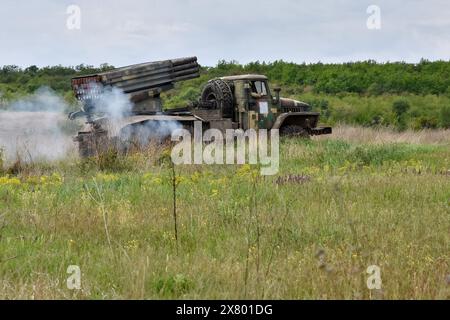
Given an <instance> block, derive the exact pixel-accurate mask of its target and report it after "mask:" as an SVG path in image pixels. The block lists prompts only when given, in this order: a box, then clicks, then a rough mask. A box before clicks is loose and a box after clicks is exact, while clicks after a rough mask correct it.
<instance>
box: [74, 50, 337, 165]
mask: <svg viewBox="0 0 450 320" xmlns="http://www.w3.org/2000/svg"><path fill="white" fill-rule="evenodd" d="M199 76H200V66H199V65H198V63H197V58H196V57H189V58H181V59H174V60H165V61H157V62H149V63H143V64H137V65H132V66H128V67H123V68H119V69H114V70H111V71H108V72H104V73H100V74H96V75H89V76H82V77H76V78H73V79H72V88H73V90H74V93H75V96H76V97H77V99H78V100H80V101H81V102H82V108H81V110H80V111H78V112H74V113H71V114H70V115H69V118H70V119H75V118H77V117H80V116H84V117H85V118H86V123H85V127H84V128H83V129H82V130H81V131H80V132H78V135H77V136H76V137H75V138H74V140H75V141H77V142H78V144H79V153H80V156H81V157H89V156H93V155H96V154H98V153H99V152H100V151H103V150H105V148H110V147H111V146H114V148H117V149H119V150H122V151H125V150H128V149H129V147H130V146H133V145H136V144H138V145H140V146H142V145H145V144H147V143H149V142H150V141H151V140H155V139H164V138H165V137H167V136H170V133H171V128H175V127H180V126H182V127H183V128H186V129H188V130H192V129H193V127H194V122H195V121H201V122H202V125H203V128H205V129H209V128H216V129H219V130H222V131H225V130H227V129H243V130H247V129H250V128H252V129H279V130H280V134H281V135H287V136H296V137H302V138H308V137H309V136H312V135H322V134H331V133H332V129H331V127H327V126H318V124H319V116H320V114H319V113H318V112H312V111H311V107H310V106H309V105H308V104H307V103H304V102H301V101H296V100H292V99H286V98H281V97H280V91H281V89H280V88H273V89H272V90H273V92H272V91H271V88H270V86H269V81H268V78H267V77H266V76H264V75H255V74H247V75H233V76H227V77H221V78H216V79H212V80H210V81H208V82H207V83H206V85H205V86H204V88H203V90H202V92H201V96H200V97H199V99H198V101H196V102H194V103H191V104H190V105H187V106H184V107H180V108H175V109H170V110H164V109H163V104H162V100H161V96H160V95H161V93H162V92H165V91H167V90H170V89H173V88H174V85H175V83H176V82H179V81H185V80H188V79H193V78H197V77H199ZM113 88H116V90H117V89H118V90H120V91H121V92H122V93H123V94H125V95H126V97H127V99H128V100H129V101H130V102H131V107H130V108H129V109H128V110H125V111H124V112H122V114H121V115H120V117H113V116H112V115H111V113H109V112H108V107H109V106H108V105H106V106H101V103H99V101H102V100H104V99H102V98H103V96H104V95H105V92H106V93H107V92H111V90H113ZM99 105H100V107H99ZM175 124H176V125H175Z"/></svg>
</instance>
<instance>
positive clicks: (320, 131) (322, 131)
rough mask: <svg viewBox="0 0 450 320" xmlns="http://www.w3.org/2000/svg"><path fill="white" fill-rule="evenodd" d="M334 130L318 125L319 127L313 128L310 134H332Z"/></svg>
mask: <svg viewBox="0 0 450 320" xmlns="http://www.w3.org/2000/svg"><path fill="white" fill-rule="evenodd" d="M332 132H333V129H331V127H317V128H311V129H310V134H311V135H312V136H318V135H321V134H331V133H332Z"/></svg>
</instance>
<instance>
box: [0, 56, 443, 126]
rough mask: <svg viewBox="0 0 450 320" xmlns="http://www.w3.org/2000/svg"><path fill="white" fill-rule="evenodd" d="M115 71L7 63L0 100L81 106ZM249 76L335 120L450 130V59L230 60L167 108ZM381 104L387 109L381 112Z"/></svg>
mask: <svg viewBox="0 0 450 320" xmlns="http://www.w3.org/2000/svg"><path fill="white" fill-rule="evenodd" d="M113 68H114V67H113V66H111V65H109V64H106V63H105V64H102V65H100V66H99V67H94V66H90V65H85V64H80V65H78V66H73V67H65V66H48V67H43V68H39V67H37V66H30V67H27V68H20V67H18V66H13V65H6V66H3V67H2V68H0V102H1V103H2V104H3V105H6V104H7V103H8V102H9V101H12V100H14V99H17V98H19V97H23V96H25V95H28V94H31V93H33V92H35V91H36V90H37V89H38V88H40V87H42V86H46V87H50V88H51V89H53V90H54V91H56V92H57V93H58V94H61V95H63V96H64V98H65V99H67V100H73V99H74V98H73V94H72V91H71V87H70V79H71V78H72V77H74V76H79V75H87V74H95V73H99V72H104V71H107V70H111V69H113ZM245 73H258V74H265V75H267V76H268V77H269V79H270V81H271V83H272V84H273V85H277V86H280V87H282V89H283V91H282V93H283V95H284V96H287V97H294V98H298V99H301V100H304V101H306V102H309V103H311V104H312V105H313V107H314V108H315V109H318V110H320V111H322V112H323V114H324V118H325V119H326V120H329V121H331V122H335V121H344V122H350V123H355V124H362V125H393V126H396V127H398V128H407V127H412V128H435V127H450V61H427V60H424V59H423V60H421V61H420V62H419V63H416V64H412V63H405V62H386V63H377V62H375V61H370V60H369V61H362V62H349V63H342V64H329V63H320V62H319V63H313V64H306V63H303V64H296V63H291V62H285V61H281V60H280V61H274V62H270V63H267V62H259V61H256V62H251V63H248V64H239V63H238V62H236V61H224V60H222V61H219V62H218V63H217V65H216V66H214V67H202V72H201V77H200V78H198V79H194V80H190V81H186V82H183V83H180V84H177V86H176V88H175V90H173V91H171V92H168V93H165V94H164V97H165V98H166V106H167V107H169V108H170V107H174V106H182V105H184V104H186V103H188V102H189V101H192V100H196V99H197V98H198V95H199V94H200V91H201V87H202V85H203V84H204V83H205V82H206V81H207V80H209V79H211V78H214V77H219V76H224V75H232V74H245ZM374 103H378V104H379V105H380V107H379V109H378V110H377V107H376V106H373V104H374ZM348 104H351V105H348ZM0 107H1V105H0Z"/></svg>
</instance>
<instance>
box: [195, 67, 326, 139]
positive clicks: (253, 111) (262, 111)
mask: <svg viewBox="0 0 450 320" xmlns="http://www.w3.org/2000/svg"><path fill="white" fill-rule="evenodd" d="M280 91H281V89H279V88H274V89H273V93H272V91H271V88H270V86H269V80H268V78H267V77H266V76H264V75H256V74H247V75H237V76H227V77H221V78H217V79H213V80H211V81H209V82H208V84H207V85H206V86H205V88H204V90H203V94H202V97H201V100H200V105H202V104H203V103H206V105H207V106H208V108H211V106H215V108H217V109H221V110H222V111H224V112H222V114H221V115H219V118H221V119H223V121H225V122H226V123H224V122H223V123H221V125H220V127H221V128H222V129H223V128H240V129H243V130H246V129H279V130H280V133H281V134H284V135H298V136H304V137H307V136H310V135H319V134H329V133H331V128H330V127H318V121H319V116H320V114H319V113H318V112H311V111H310V110H311V107H310V106H309V105H308V104H307V103H304V102H301V101H297V100H293V99H286V98H281V97H280ZM217 121H219V120H217Z"/></svg>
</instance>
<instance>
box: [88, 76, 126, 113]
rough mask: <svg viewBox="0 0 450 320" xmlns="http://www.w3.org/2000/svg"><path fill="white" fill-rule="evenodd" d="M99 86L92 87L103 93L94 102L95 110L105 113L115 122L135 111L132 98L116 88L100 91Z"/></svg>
mask: <svg viewBox="0 0 450 320" xmlns="http://www.w3.org/2000/svg"><path fill="white" fill-rule="evenodd" d="M99 88H100V86H99V85H96V84H94V85H91V89H92V90H94V91H96V92H101V94H99V95H98V97H97V98H96V99H94V100H93V103H94V107H95V110H96V111H97V112H101V113H105V114H106V115H107V116H108V117H110V118H111V119H113V120H118V119H123V117H124V116H125V115H127V114H129V113H130V112H131V111H132V109H133V103H132V102H131V101H130V98H129V97H128V96H127V95H126V94H125V93H123V91H122V90H120V89H119V88H116V87H112V88H111V87H108V88H105V89H99Z"/></svg>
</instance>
